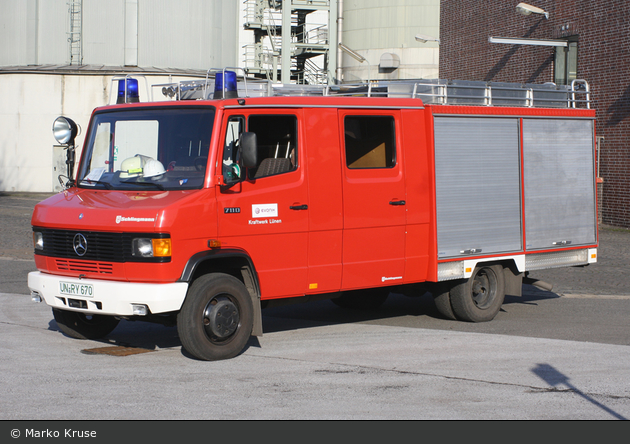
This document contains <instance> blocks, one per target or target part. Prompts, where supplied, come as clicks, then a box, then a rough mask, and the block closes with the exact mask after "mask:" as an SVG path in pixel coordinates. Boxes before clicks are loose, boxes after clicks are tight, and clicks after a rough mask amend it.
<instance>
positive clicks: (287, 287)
mask: <svg viewBox="0 0 630 444" xmlns="http://www.w3.org/2000/svg"><path fill="white" fill-rule="evenodd" d="M301 120H302V117H301V111H299V110H290V111H283V110H273V111H272V112H271V111H269V110H265V113H264V114H262V113H260V111H258V113H256V112H255V111H253V112H252V111H250V112H245V113H243V112H240V113H236V112H232V113H227V114H226V115H225V117H224V122H223V129H222V140H223V141H224V148H223V154H222V156H220V158H219V160H220V161H221V162H222V163H221V165H219V166H218V171H217V174H219V175H223V177H224V178H227V179H231V180H234V181H235V182H234V184H233V185H232V186H230V187H226V186H218V189H217V203H218V232H219V239H220V240H221V244H222V248H235V249H240V250H243V251H244V252H245V253H247V254H248V255H249V256H250V257H251V258H252V260H253V262H254V266H255V267H256V271H257V273H258V277H259V282H260V289H261V298H262V299H272V298H279V297H289V296H296V295H301V294H304V293H305V291H306V287H307V284H306V281H307V271H308V270H307V254H308V203H309V202H308V187H307V183H306V180H305V164H306V163H305V162H303V159H304V148H303V146H302V145H303V142H302V140H303V138H302V137H301V135H300V131H301V130H300V126H301V124H300V122H301ZM245 131H247V132H253V133H255V134H256V136H257V147H258V165H257V166H256V167H254V168H249V169H245V168H244V167H243V166H242V165H241V164H240V157H239V149H238V142H239V138H240V134H241V133H243V132H245Z"/></svg>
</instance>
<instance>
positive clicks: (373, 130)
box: [339, 110, 406, 289]
mask: <svg viewBox="0 0 630 444" xmlns="http://www.w3.org/2000/svg"><path fill="white" fill-rule="evenodd" d="M339 125H340V128H342V132H341V134H340V139H341V140H340V143H341V146H342V156H341V157H342V177H343V179H342V192H343V247H342V248H343V253H342V262H343V271H342V288H343V289H353V288H365V287H378V286H387V285H395V284H400V283H402V282H403V273H404V267H405V223H406V208H405V204H406V193H405V183H404V177H403V166H402V162H403V158H402V149H401V138H400V128H399V126H400V111H396V110H393V111H391V110H340V111H339Z"/></svg>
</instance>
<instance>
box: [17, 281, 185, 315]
mask: <svg viewBox="0 0 630 444" xmlns="http://www.w3.org/2000/svg"><path fill="white" fill-rule="evenodd" d="M28 287H29V289H30V290H31V293H33V294H36V295H38V296H39V297H41V298H42V299H43V300H44V302H46V304H47V305H50V306H51V307H54V308H60V309H63V310H71V311H77V312H82V313H87V314H103V315H111V316H133V315H134V310H133V306H134V305H146V306H147V307H148V308H149V311H150V313H152V314H158V313H169V312H174V311H179V310H180V309H181V307H182V304H183V303H184V299H185V298H186V292H187V291H188V283H186V282H173V283H169V284H143V283H132V282H116V281H105V280H98V279H78V278H72V277H65V276H56V275H51V274H47V273H42V272H39V271H33V272H31V273H29V274H28Z"/></svg>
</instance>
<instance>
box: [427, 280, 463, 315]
mask: <svg viewBox="0 0 630 444" xmlns="http://www.w3.org/2000/svg"><path fill="white" fill-rule="evenodd" d="M431 294H432V295H433V302H435V308H437V311H438V312H439V313H440V314H441V315H442V316H444V317H445V318H446V319H448V320H451V321H457V317H456V316H455V313H453V306H452V305H451V286H450V285H449V284H446V283H443V284H436V285H435V287H433V288H432V289H431Z"/></svg>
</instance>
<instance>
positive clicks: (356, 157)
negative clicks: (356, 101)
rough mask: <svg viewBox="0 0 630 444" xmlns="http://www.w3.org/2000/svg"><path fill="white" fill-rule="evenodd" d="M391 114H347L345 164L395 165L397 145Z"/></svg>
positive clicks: (345, 124)
mask: <svg viewBox="0 0 630 444" xmlns="http://www.w3.org/2000/svg"><path fill="white" fill-rule="evenodd" d="M394 127H395V125H394V118H393V117H392V116H346V117H345V119H344V132H345V150H346V165H347V167H348V168H350V169H366V168H392V167H393V166H394V165H396V145H395V140H396V139H395V132H394Z"/></svg>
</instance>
